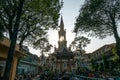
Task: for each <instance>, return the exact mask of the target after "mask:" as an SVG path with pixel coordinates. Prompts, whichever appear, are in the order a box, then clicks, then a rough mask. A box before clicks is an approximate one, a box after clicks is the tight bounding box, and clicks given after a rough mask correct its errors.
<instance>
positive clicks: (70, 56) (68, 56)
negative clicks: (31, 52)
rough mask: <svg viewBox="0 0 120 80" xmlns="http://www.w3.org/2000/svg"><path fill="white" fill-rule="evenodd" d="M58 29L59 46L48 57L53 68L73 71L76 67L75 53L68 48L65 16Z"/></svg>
mask: <svg viewBox="0 0 120 80" xmlns="http://www.w3.org/2000/svg"><path fill="white" fill-rule="evenodd" d="M59 28H60V30H59V31H58V36H59V41H58V48H56V47H55V48H54V52H53V53H52V54H50V55H49V57H48V59H49V62H48V63H50V66H51V67H52V70H53V71H55V70H57V71H60V72H61V71H73V70H74V69H76V64H77V63H76V59H75V54H74V53H73V52H72V51H71V48H70V47H69V48H67V41H66V30H65V29H64V22H63V18H62V17H61V22H60V26H59Z"/></svg>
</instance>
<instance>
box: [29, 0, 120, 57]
mask: <svg viewBox="0 0 120 80" xmlns="http://www.w3.org/2000/svg"><path fill="white" fill-rule="evenodd" d="M63 2H64V3H63V8H62V9H61V11H60V13H61V15H62V17H63V21H64V28H65V29H66V39H67V46H69V45H70V43H71V42H72V41H73V40H74V37H75V33H73V32H72V31H73V28H74V23H75V20H76V17H77V16H78V15H79V10H80V7H81V6H82V4H83V3H84V0H63ZM59 21H60V19H59ZM59 24H60V22H59ZM118 32H120V30H119V31H118ZM48 35H49V42H50V44H52V45H53V46H56V47H58V31H57V30H51V31H49V32H48ZM90 39H91V43H90V44H88V46H87V47H86V48H85V51H86V53H91V52H93V51H95V50H96V49H98V48H100V47H102V46H103V45H105V44H111V43H115V39H114V37H113V36H109V37H107V38H105V39H101V40H100V39H96V38H93V37H92V38H90ZM30 52H31V53H33V54H37V55H38V56H40V51H39V50H35V49H32V48H30Z"/></svg>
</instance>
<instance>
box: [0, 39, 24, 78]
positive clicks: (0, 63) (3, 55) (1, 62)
mask: <svg viewBox="0 0 120 80" xmlns="http://www.w3.org/2000/svg"><path fill="white" fill-rule="evenodd" d="M9 47H10V40H9V39H7V38H4V39H3V40H1V41H0V75H1V77H2V76H3V74H4V69H5V64H6V59H7V55H8V50H9ZM19 49H20V48H19V45H18V44H16V47H15V53H14V56H13V62H12V69H11V73H10V80H14V79H15V76H16V67H17V63H18V61H19V59H20V58H21V57H23V56H24V53H23V52H21V51H20V50H19Z"/></svg>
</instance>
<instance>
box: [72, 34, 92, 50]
mask: <svg viewBox="0 0 120 80" xmlns="http://www.w3.org/2000/svg"><path fill="white" fill-rule="evenodd" d="M87 44H90V39H88V38H86V37H84V36H78V37H75V39H74V41H73V42H72V43H71V45H72V46H73V47H76V49H80V50H83V47H86V46H87Z"/></svg>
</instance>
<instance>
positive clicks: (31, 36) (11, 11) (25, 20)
mask: <svg viewBox="0 0 120 80" xmlns="http://www.w3.org/2000/svg"><path fill="white" fill-rule="evenodd" d="M18 2H19V1H18V0H11V1H7V0H4V1H1V2H0V22H2V23H3V26H4V27H5V29H6V31H8V34H9V37H10V39H12V35H13V28H14V26H13V25H14V23H15V19H16V12H17V7H18ZM61 7H62V4H60V2H59V0H25V3H24V7H23V13H22V16H21V21H20V26H19V32H18V38H17V39H18V41H19V44H20V46H22V44H23V42H25V43H28V44H33V42H36V40H39V38H42V37H44V35H46V34H47V31H48V30H49V29H50V28H52V29H55V28H57V23H58V18H59V11H60V9H61ZM46 39H47V38H46Z"/></svg>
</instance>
